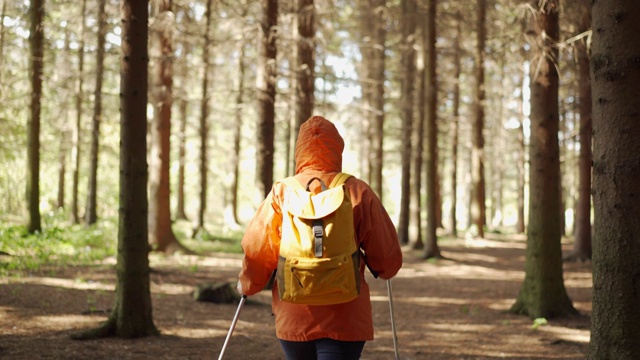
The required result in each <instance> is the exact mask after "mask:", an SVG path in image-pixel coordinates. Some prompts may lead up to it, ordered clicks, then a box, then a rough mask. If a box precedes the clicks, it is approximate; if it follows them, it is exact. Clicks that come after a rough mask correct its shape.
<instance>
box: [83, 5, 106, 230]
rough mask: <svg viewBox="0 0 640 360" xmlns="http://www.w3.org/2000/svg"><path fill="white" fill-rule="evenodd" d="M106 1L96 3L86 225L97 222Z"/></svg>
mask: <svg viewBox="0 0 640 360" xmlns="http://www.w3.org/2000/svg"><path fill="white" fill-rule="evenodd" d="M105 6H106V0H100V1H99V2H98V46H97V49H96V86H95V90H94V92H93V99H94V100H93V101H94V103H93V121H92V122H91V153H90V158H89V188H88V189H87V204H86V210H85V213H84V221H85V224H87V225H92V224H95V222H96V221H97V220H98V213H97V210H96V208H97V204H96V202H97V196H98V154H99V150H100V148H99V146H100V143H99V141H100V122H101V120H102V77H103V74H104V53H105V42H106V37H107V13H106V11H105Z"/></svg>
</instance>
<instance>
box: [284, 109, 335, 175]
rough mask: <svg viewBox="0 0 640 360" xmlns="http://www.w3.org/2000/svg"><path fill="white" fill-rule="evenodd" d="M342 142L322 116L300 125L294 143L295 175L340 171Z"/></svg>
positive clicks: (330, 123)
mask: <svg viewBox="0 0 640 360" xmlns="http://www.w3.org/2000/svg"><path fill="white" fill-rule="evenodd" d="M343 150H344V140H343V139H342V136H340V133H339V132H338V129H336V127H335V125H333V123H332V122H330V121H329V120H327V119H325V118H323V117H322V116H312V117H310V118H309V119H308V120H307V121H305V122H304V123H302V125H301V126H300V131H299V132H298V141H297V142H296V151H295V160H296V174H298V173H300V172H302V171H304V170H307V169H311V170H320V171H323V172H339V171H341V170H342V151H343Z"/></svg>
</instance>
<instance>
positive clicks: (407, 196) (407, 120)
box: [398, 0, 420, 244]
mask: <svg viewBox="0 0 640 360" xmlns="http://www.w3.org/2000/svg"><path fill="white" fill-rule="evenodd" d="M401 6H402V19H401V21H400V23H401V24H402V44H401V46H402V48H401V56H402V59H401V62H402V69H401V71H402V85H401V87H402V88H401V95H400V98H401V106H402V109H401V110H402V154H401V159H402V160H401V164H402V178H401V183H400V188H401V196H400V218H399V220H398V239H399V240H400V243H401V244H408V243H409V218H410V203H411V147H412V141H411V137H412V133H413V93H414V91H413V90H414V89H413V87H414V82H415V72H416V71H415V69H416V54H415V49H414V43H415V38H416V17H417V6H416V2H415V0H402V2H401ZM414 186H418V187H419V186H420V184H419V183H418V184H414Z"/></svg>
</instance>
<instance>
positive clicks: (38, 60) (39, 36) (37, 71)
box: [26, 0, 45, 234]
mask: <svg viewBox="0 0 640 360" xmlns="http://www.w3.org/2000/svg"><path fill="white" fill-rule="evenodd" d="M44 14H45V10H44V0H32V1H31V3H30V6H29V19H30V22H31V29H30V32H29V51H30V55H31V56H30V59H29V77H30V78H31V103H30V105H31V106H30V112H29V125H28V130H27V139H28V141H27V143H28V145H27V184H26V185H27V187H26V194H27V207H28V211H29V223H28V225H27V231H28V232H29V233H31V234H33V233H36V232H40V231H41V230H42V224H41V220H40V112H41V99H42V75H43V68H44V58H43V57H44Z"/></svg>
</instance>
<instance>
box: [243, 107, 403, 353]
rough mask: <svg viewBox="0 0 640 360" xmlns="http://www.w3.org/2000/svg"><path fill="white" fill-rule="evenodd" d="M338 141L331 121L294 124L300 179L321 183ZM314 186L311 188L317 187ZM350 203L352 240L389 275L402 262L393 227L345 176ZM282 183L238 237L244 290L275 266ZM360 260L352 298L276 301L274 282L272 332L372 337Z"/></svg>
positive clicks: (360, 185)
mask: <svg viewBox="0 0 640 360" xmlns="http://www.w3.org/2000/svg"><path fill="white" fill-rule="evenodd" d="M343 149H344V142H343V140H342V137H341V136H340V134H339V133H338V131H337V129H336V128H335V126H334V125H333V124H332V123H331V122H329V121H328V120H326V119H324V118H322V117H320V116H314V117H312V118H310V119H309V120H307V121H306V122H305V123H303V124H302V126H301V127H300V132H299V135H298V142H297V144H296V152H295V159H296V178H297V179H298V181H300V183H301V184H305V185H306V184H307V182H308V181H309V180H310V179H311V178H313V177H319V178H320V179H322V181H324V182H325V183H326V184H329V183H331V180H333V177H334V176H335V175H336V174H337V173H338V172H340V170H341V168H342V150H343ZM312 186H317V188H315V189H313V188H312V189H310V190H311V191H315V192H318V191H320V189H319V185H318V182H313V184H312ZM345 186H346V188H347V190H348V191H349V194H350V195H351V201H352V204H353V211H354V213H353V216H354V219H353V221H354V226H355V231H356V241H357V242H358V245H359V246H360V248H361V249H362V250H363V251H364V253H365V261H366V263H367V265H368V266H369V267H370V268H371V269H373V270H374V271H375V272H377V273H378V275H379V276H380V277H381V278H382V279H390V278H392V277H393V276H395V275H396V273H397V272H398V270H400V267H401V266H402V252H401V250H400V245H399V242H398V236H397V233H396V230H395V227H394V225H393V223H392V221H391V219H390V218H389V215H388V214H387V212H386V210H385V209H384V207H383V206H382V203H381V202H380V200H379V199H378V197H377V196H376V195H375V193H374V192H373V190H372V189H371V188H370V187H369V185H367V184H366V183H365V182H363V181H361V180H359V179H357V178H355V177H351V178H349V179H347V181H346V182H345ZM284 187H285V185H284V184H283V183H281V182H276V183H275V184H274V186H273V188H272V189H271V192H270V193H269V194H268V195H267V197H266V199H265V200H264V201H263V202H262V203H261V204H260V206H259V207H258V210H257V212H256V214H255V215H254V217H253V219H252V220H251V222H250V223H249V224H248V226H247V229H246V232H245V234H244V236H243V238H242V249H243V250H244V254H245V256H244V258H243V261H242V270H241V272H240V276H239V277H240V282H241V285H242V291H243V293H244V294H245V295H253V294H255V293H257V292H259V291H261V290H262V289H263V288H264V287H265V285H266V284H267V282H268V281H269V279H270V277H271V274H272V272H273V270H274V269H276V267H277V263H278V250H279V246H280V232H281V225H282V213H281V211H280V209H281V204H282V200H283V196H284ZM364 271H365V264H364V262H361V266H360V276H361V279H362V281H361V287H360V295H359V296H358V297H357V298H356V299H355V300H353V301H350V302H347V303H343V304H336V305H326V306H311V305H298V304H291V303H287V302H283V301H280V299H279V296H278V289H277V285H274V287H273V290H272V297H273V301H272V308H273V313H274V315H275V322H276V336H277V337H278V338H279V339H283V340H289V341H308V340H314V339H319V338H331V339H335V340H344V341H363V340H373V319H372V311H371V300H370V297H369V286H368V285H367V283H366V282H365V278H364Z"/></svg>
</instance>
